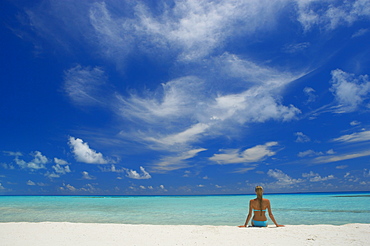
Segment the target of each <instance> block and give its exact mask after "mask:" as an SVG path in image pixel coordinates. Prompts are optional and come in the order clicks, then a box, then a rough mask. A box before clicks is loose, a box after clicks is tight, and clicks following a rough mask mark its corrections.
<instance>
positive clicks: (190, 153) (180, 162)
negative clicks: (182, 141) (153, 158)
mask: <svg viewBox="0 0 370 246" xmlns="http://www.w3.org/2000/svg"><path fill="white" fill-rule="evenodd" d="M206 150H207V149H204V148H198V149H191V150H187V151H186V150H184V151H181V152H180V151H179V152H178V153H176V154H170V155H167V156H165V157H163V158H161V159H160V160H159V161H158V162H156V163H154V164H153V165H152V167H151V168H152V169H153V171H155V172H168V171H173V170H178V169H183V168H189V167H191V165H189V164H188V163H187V160H189V159H191V158H193V157H195V156H196V155H198V153H200V152H202V151H206Z"/></svg>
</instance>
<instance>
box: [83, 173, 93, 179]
mask: <svg viewBox="0 0 370 246" xmlns="http://www.w3.org/2000/svg"><path fill="white" fill-rule="evenodd" d="M82 179H90V180H91V179H95V177H94V176H91V175H90V174H89V173H88V172H87V171H83V172H82Z"/></svg>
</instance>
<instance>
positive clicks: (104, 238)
mask: <svg viewBox="0 0 370 246" xmlns="http://www.w3.org/2000/svg"><path fill="white" fill-rule="evenodd" d="M369 242H370V224H348V225H342V226H332V225H288V226H286V227H280V228H276V227H274V226H270V227H269V228H252V227H249V228H238V227H237V226H235V227H232V226H193V225H190V226H189V225H176V226H173V225H125V224H88V223H85V224H84V223H67V222H62V223H60V222H43V223H23V222H22V223H0V245H2V246H5V245H12V246H13V245H171V246H172V245H238V246H239V245H294V246H297V245H369Z"/></svg>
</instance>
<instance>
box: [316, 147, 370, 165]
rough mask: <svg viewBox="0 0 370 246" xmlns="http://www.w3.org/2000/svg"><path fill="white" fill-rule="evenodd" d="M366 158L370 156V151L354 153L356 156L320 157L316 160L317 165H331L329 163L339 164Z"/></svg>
mask: <svg viewBox="0 0 370 246" xmlns="http://www.w3.org/2000/svg"><path fill="white" fill-rule="evenodd" d="M364 156H370V151H368V150H365V151H362V152H358V153H354V154H343V155H335V156H320V157H316V158H315V159H314V162H315V163H329V162H337V161H343V160H350V159H355V158H360V157H364Z"/></svg>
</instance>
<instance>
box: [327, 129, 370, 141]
mask: <svg viewBox="0 0 370 246" xmlns="http://www.w3.org/2000/svg"><path fill="white" fill-rule="evenodd" d="M333 141H334V142H344V143H356V142H365V141H370V131H362V132H355V133H352V134H347V135H343V136H340V137H338V138H334V139H333Z"/></svg>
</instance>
